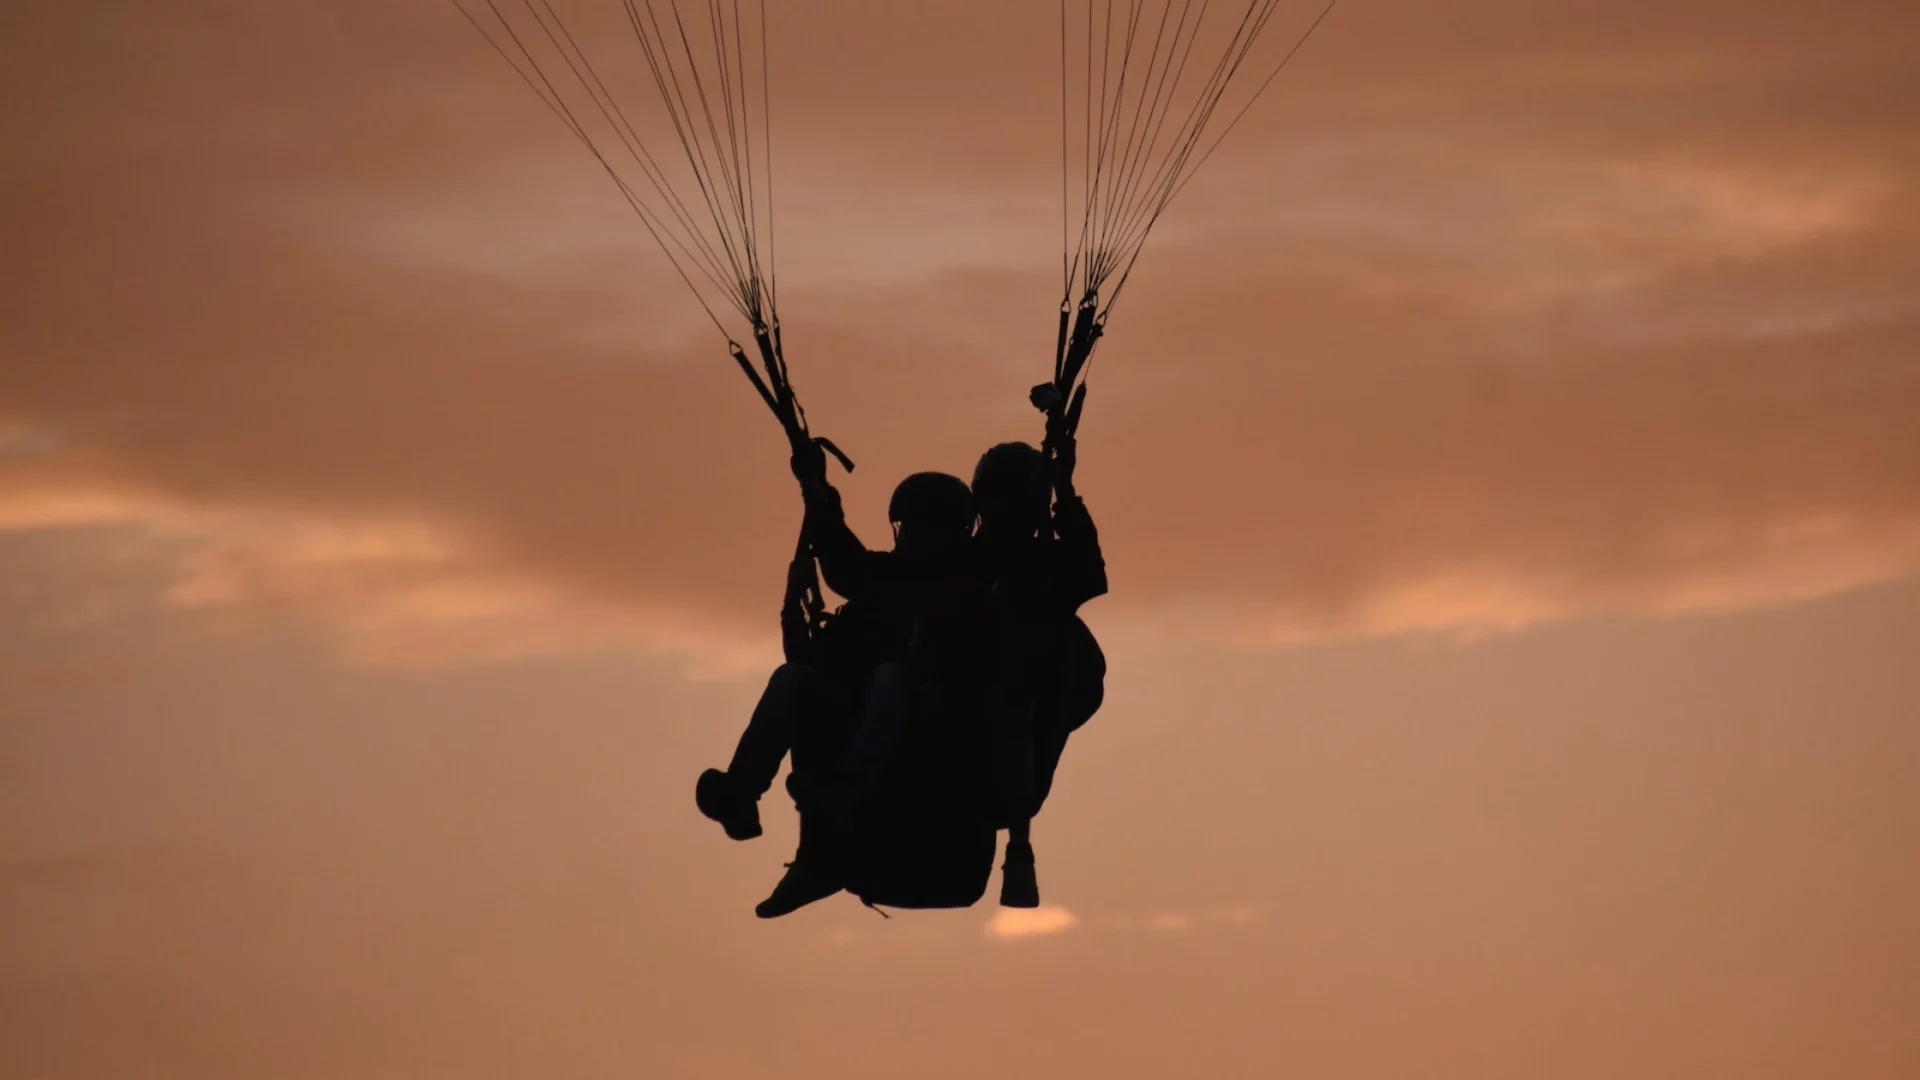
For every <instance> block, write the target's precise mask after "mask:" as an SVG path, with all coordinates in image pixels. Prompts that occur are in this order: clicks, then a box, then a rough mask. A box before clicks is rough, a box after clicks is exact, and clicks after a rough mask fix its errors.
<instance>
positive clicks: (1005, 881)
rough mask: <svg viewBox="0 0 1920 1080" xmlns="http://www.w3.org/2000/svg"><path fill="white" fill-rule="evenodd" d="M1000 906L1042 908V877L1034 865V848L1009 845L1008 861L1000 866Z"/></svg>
mask: <svg viewBox="0 0 1920 1080" xmlns="http://www.w3.org/2000/svg"><path fill="white" fill-rule="evenodd" d="M1000 906H1001V907H1011V908H1037V907H1039V906H1040V877H1039V874H1038V873H1037V872H1036V871H1035V869H1034V865H1033V848H1032V847H1030V846H1026V845H1018V846H1016V845H1013V844H1008V845H1007V861H1006V862H1004V863H1002V864H1001V865H1000Z"/></svg>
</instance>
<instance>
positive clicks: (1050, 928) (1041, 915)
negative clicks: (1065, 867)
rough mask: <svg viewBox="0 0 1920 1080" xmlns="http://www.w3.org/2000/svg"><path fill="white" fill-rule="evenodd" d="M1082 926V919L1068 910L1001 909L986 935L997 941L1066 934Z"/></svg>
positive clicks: (1056, 908) (988, 924) (1060, 908)
mask: <svg viewBox="0 0 1920 1080" xmlns="http://www.w3.org/2000/svg"><path fill="white" fill-rule="evenodd" d="M1079 925H1080V917H1079V916H1077V915H1075V914H1074V913H1073V912H1071V911H1068V910H1067V909H1066V908H1063V907H1057V906H1054V905H1050V904H1049V905H1042V906H1040V907H1037V908H1001V909H1000V910H998V911H996V912H994V915H993V918H992V919H991V920H989V921H988V923H987V926H986V935H987V936H988V937H990V938H993V939H995V940H997V941H1012V940H1014V939H1016V938H1026V937H1040V936H1043V935H1047V934H1064V933H1066V932H1067V931H1068V930H1071V929H1073V928H1074V927H1076V926H1079Z"/></svg>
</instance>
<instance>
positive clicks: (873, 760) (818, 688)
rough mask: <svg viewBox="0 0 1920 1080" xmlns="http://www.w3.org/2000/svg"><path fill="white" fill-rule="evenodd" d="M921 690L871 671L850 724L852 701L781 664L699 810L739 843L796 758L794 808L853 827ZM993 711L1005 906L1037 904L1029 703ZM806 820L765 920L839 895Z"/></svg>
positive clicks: (711, 777)
mask: <svg viewBox="0 0 1920 1080" xmlns="http://www.w3.org/2000/svg"><path fill="white" fill-rule="evenodd" d="M918 692H919V687H918V686H917V685H916V680H915V678H914V676H913V675H912V673H911V672H909V671H908V670H907V669H906V668H905V667H904V666H903V665H900V664H895V663H888V664H882V665H880V666H879V667H877V668H875V669H874V672H873V675H872V677H871V679H870V680H869V682H868V685H867V687H866V692H865V694H863V695H862V696H861V698H860V709H859V712H858V715H857V719H856V720H855V722H853V723H851V724H849V723H848V718H849V717H850V715H851V714H852V712H853V710H851V709H849V708H845V707H844V706H845V705H846V704H848V703H847V702H846V699H845V698H844V696H843V695H842V694H841V693H840V692H839V689H838V688H836V687H834V686H832V685H830V684H829V682H828V681H827V680H826V679H825V678H823V677H822V676H821V675H820V674H819V673H818V672H817V671H815V670H814V669H813V668H811V667H809V666H807V665H805V664H796V663H786V664H782V665H781V666H780V667H778V668H776V669H775V670H774V673H773V675H772V677H770V678H769V679H768V680H767V688H766V690H765V691H763V692H762V693H761V695H760V701H759V703H758V704H757V705H756V706H755V707H754V710H753V716H752V718H751V719H750V720H749V721H748V723H747V728H746V731H745V732H743V733H742V734H741V736H740V741H739V743H738V745H737V746H736V747H735V749H734V753H733V758H732V760H731V761H730V762H729V763H728V766H727V768H726V769H725V770H724V771H722V770H718V769H708V770H707V771H706V772H705V773H703V774H701V777H700V782H699V784H698V785H697V786H696V788H695V792H694V794H695V799H696V801H697V802H698V804H699V807H700V810H701V812H702V813H703V814H705V815H706V816H707V817H709V818H712V819H713V820H715V821H717V822H719V823H720V824H721V826H722V827H724V828H725V829H726V832H727V835H728V836H730V837H732V838H733V839H735V840H749V839H752V838H754V837H757V836H759V835H760V833H761V827H760V813H759V800H760V798H761V796H763V795H765V794H766V793H767V792H768V791H769V790H770V789H771V788H772V787H773V781H774V778H775V777H776V776H777V775H778V774H779V771H780V763H781V761H782V760H783V759H785V758H786V757H787V756H788V755H789V754H791V755H792V758H793V772H792V775H791V776H790V777H789V778H788V788H789V790H790V791H791V792H792V793H793V794H794V796H795V801H796V803H807V804H810V805H809V806H806V807H804V808H805V809H808V810H810V811H814V812H818V813H823V814H827V815H829V816H830V817H831V818H833V819H836V820H835V822H834V823H835V824H836V825H838V826H840V827H843V828H844V827H850V826H851V825H852V824H853V822H854V821H855V820H856V819H857V815H858V811H859V803H860V799H861V796H862V794H863V792H864V791H865V789H866V788H867V787H869V786H871V785H872V784H873V783H874V782H875V781H876V780H877V779H878V778H879V777H880V776H881V774H882V773H883V772H884V771H885V770H886V768H887V765H888V764H889V763H890V762H891V761H892V759H893V756H894V751H895V749H896V748H897V747H898V746H899V744H900V741H901V739H902V737H903V735H904V734H905V731H906V726H907V724H908V722H909V719H910V717H911V716H912V715H913V713H914V709H915V704H916V702H915V697H916V694H917V693H918ZM989 713H990V717H991V720H992V722H993V727H994V735H995V746H994V748H993V751H994V752H993V759H994V763H995V767H994V776H993V782H994V783H995V786H996V788H997V791H996V796H997V798H998V801H999V804H1000V805H1001V806H1002V807H1004V808H1005V811H1004V812H1003V814H1002V818H1003V820H1007V821H1009V822H1010V823H1011V825H1010V830H1009V831H1010V834H1011V835H1010V840H1009V844H1008V848H1007V862H1006V865H1005V867H1004V879H1003V891H1002V897H1001V901H1002V903H1004V904H1007V905H1009V906H1015V907H1033V906H1036V905H1037V904H1038V903H1039V894H1038V886H1037V884H1036V883H1035V880H1034V860H1033V847H1032V842H1031V840H1030V838H1029V835H1028V832H1029V829H1028V824H1029V820H1030V818H1031V813H1030V812H1028V808H1030V807H1032V806H1034V805H1035V799H1034V792H1035V787H1036V784H1035V780H1036V773H1035V769H1034V765H1035V753H1034V751H1035V746H1034V738H1033V734H1034V733H1033V731H1032V724H1031V717H1032V708H1031V705H1030V704H1025V703H1023V704H1020V705H1017V706H1014V705H998V706H995V707H993V708H991V709H990V710H989ZM849 728H850V730H849ZM1046 771H1047V772H1048V773H1050V772H1051V770H1046ZM808 820H809V815H808V814H806V813H803V814H802V817H801V836H800V848H799V851H797V852H796V853H795V856H794V861H793V862H791V863H789V864H788V865H787V874H786V876H785V877H784V878H782V879H781V881H780V884H779V885H778V886H776V887H775V889H774V891H773V894H772V895H771V896H769V897H768V898H767V899H766V900H765V901H762V902H761V904H760V905H759V906H758V907H757V908H756V909H755V911H756V913H757V914H758V915H760V917H761V918H776V917H778V916H780V915H785V914H787V913H789V912H791V911H793V910H795V909H797V908H799V907H802V906H804V905H806V904H809V903H812V902H813V901H815V900H820V899H824V898H825V897H827V896H831V895H833V894H834V893H836V892H838V891H839V890H840V888H841V885H840V882H839V880H838V876H837V875H836V874H834V873H833V872H832V869H831V865H832V858H831V855H830V853H828V852H826V851H824V850H822V848H823V847H824V846H825V844H824V843H823V841H822V837H823V836H824V835H825V834H824V833H823V832H822V830H820V829H819V828H812V829H810V828H809V827H808Z"/></svg>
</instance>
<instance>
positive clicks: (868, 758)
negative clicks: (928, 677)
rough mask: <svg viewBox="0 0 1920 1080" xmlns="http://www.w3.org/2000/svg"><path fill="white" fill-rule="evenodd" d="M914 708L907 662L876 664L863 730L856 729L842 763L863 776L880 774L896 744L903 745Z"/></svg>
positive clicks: (861, 722)
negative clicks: (908, 721)
mask: <svg viewBox="0 0 1920 1080" xmlns="http://www.w3.org/2000/svg"><path fill="white" fill-rule="evenodd" d="M912 709H913V674H912V673H911V672H909V671H908V670H907V668H906V665H904V664H881V665H880V666H879V667H876V668H874V669H873V680H872V681H871V682H870V683H868V684H867V698H866V704H865V706H864V707H863V708H862V710H861V713H860V730H859V731H857V732H855V733H854V736H853V743H852V745H850V746H849V747H847V753H846V756H845V757H844V758H842V759H841V762H840V763H841V766H842V767H843V768H845V769H846V770H847V771H848V772H850V773H852V774H853V775H854V776H856V777H858V778H860V779H861V780H865V781H869V782H870V781H872V780H874V779H876V778H878V777H879V775H880V773H881V772H882V771H883V770H884V769H885V768H886V767H887V762H888V761H890V760H892V758H893V751H894V748H895V747H897V746H898V745H900V736H901V734H902V733H903V732H905V731H906V728H907V715H908V714H909V713H910V712H912Z"/></svg>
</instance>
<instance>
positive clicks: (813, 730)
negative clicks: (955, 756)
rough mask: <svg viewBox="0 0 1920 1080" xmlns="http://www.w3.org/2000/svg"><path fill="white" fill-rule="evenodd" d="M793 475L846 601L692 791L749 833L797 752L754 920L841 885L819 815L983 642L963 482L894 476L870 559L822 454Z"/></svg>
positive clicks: (959, 677) (798, 459)
mask: <svg viewBox="0 0 1920 1080" xmlns="http://www.w3.org/2000/svg"><path fill="white" fill-rule="evenodd" d="M793 467H794V473H795V475H796V476H797V477H798V478H799V479H800V482H801V490H802V493H803V495H804V497H805V499H806V514H807V516H806V526H805V528H806V534H807V537H808V540H809V542H810V543H811V545H812V548H813V552H814V554H815V555H816V556H817V557H818V558H819V562H820V570H821V573H822V575H823V576H824V577H825V579H826V583H827V585H828V587H829V588H831V589H832V590H833V591H834V592H836V593H838V594H840V595H841V596H842V597H844V598H845V599H846V601H847V603H846V605H845V606H844V607H843V608H842V609H841V611H840V612H838V613H837V614H836V615H835V616H834V618H833V619H832V621H831V622H830V623H829V624H828V626H827V628H826V631H825V633H824V634H823V635H822V637H823V640H822V641H821V642H820V643H819V646H820V647H819V648H817V649H814V650H812V654H811V655H810V656H809V658H808V662H806V663H797V662H792V661H790V662H788V663H786V664H783V665H781V667H780V668H778V669H777V670H775V672H774V674H773V676H772V677H771V678H770V679H769V680H768V684H767V688H766V690H765V691H764V692H763V693H762V695H761V699H760V702H759V704H758V706H757V707H756V708H755V710H754V713H753V716H752V718H751V720H750V721H749V722H748V725H747V730H746V731H745V732H744V733H743V734H742V736H741V738H740V742H739V744H738V746H737V747H736V749H735V752H734V756H733V759H732V761H731V762H730V764H729V765H728V767H727V769H726V770H725V771H724V772H723V771H721V770H716V769H709V770H707V771H706V772H705V773H703V774H702V775H701V777H700V782H699V784H698V785H696V788H695V799H696V801H697V802H698V804H699V806H700V809H701V812H702V813H704V814H706V816H708V817H709V818H712V819H714V820H715V821H718V822H720V823H721V825H722V826H723V827H724V828H725V829H726V832H727V835H729V836H731V837H734V838H735V839H748V838H751V837H753V836H757V835H759V832H760V826H759V811H758V801H759V798H760V796H762V795H764V794H765V793H766V792H767V790H768V789H769V788H770V787H771V786H772V783H773V779H774V777H775V775H777V773H778V772H779V768H780V763H781V760H782V758H783V757H785V756H786V755H787V754H788V753H789V752H791V753H792V754H793V757H794V769H793V772H792V775H791V776H790V777H789V780H788V785H789V790H790V791H791V792H792V793H793V794H794V797H795V801H796V804H797V805H799V806H800V808H801V811H802V813H801V838H800V845H799V850H798V851H797V852H796V853H795V856H794V861H793V862H792V863H789V864H788V868H787V873H786V875H785V877H783V878H782V879H781V881H780V883H779V884H778V885H776V886H775V888H774V890H773V893H772V895H770V896H769V897H768V898H767V899H766V900H765V901H763V902H762V903H761V904H760V905H759V906H758V907H757V908H756V909H755V911H756V913H757V914H758V915H759V916H760V917H762V918H775V917H778V916H780V915H785V914H787V913H789V912H791V911H793V910H795V909H797V908H799V907H802V906H804V905H806V904H809V903H812V902H814V901H815V900H819V899H823V898H825V897H827V896H831V895H833V894H834V893H835V892H838V891H839V890H840V889H841V888H842V887H843V885H844V883H845V878H844V868H843V865H842V859H841V855H842V852H841V851H840V850H838V848H839V847H840V846H841V845H840V844H838V843H837V841H840V840H843V839H844V837H841V836H837V835H836V833H837V832H839V831H841V830H839V829H838V828H837V826H838V825H840V824H841V822H839V821H822V820H821V815H822V813H827V814H829V815H831V816H833V817H839V818H844V817H845V816H846V814H847V813H848V812H849V811H850V809H851V805H850V804H851V801H852V799H855V798H857V796H858V794H859V788H860V786H861V783H862V782H865V781H870V780H871V779H873V778H874V777H875V776H877V774H878V773H879V772H880V771H881V770H882V769H884V768H885V766H886V764H887V762H888V760H889V759H890V758H891V756H892V753H893V749H894V745H895V744H896V743H897V742H898V739H899V737H900V734H901V730H902V728H903V726H904V724H905V716H906V714H907V713H908V712H909V711H910V710H911V709H912V708H913V697H914V695H915V693H916V691H917V690H918V689H919V688H920V687H923V686H933V687H941V686H945V687H948V688H950V689H951V688H956V687H962V686H964V681H963V680H964V677H965V674H966V672H967V671H968V670H969V669H970V668H973V667H977V661H975V660H974V659H973V657H974V655H975V654H977V653H979V652H980V651H981V650H982V649H985V648H988V647H989V646H988V644H987V638H988V635H987V634H986V632H985V631H984V630H983V626H984V621H983V618H982V616H981V613H982V612H983V611H984V596H985V589H986V579H985V577H984V575H983V574H982V573H981V571H980V570H979V567H978V564H977V562H976V560H975V558H974V550H973V548H972V545H971V543H970V539H969V534H970V533H971V531H972V527H973V520H974V509H973V503H972V496H971V493H970V492H969V491H968V489H967V485H966V483H965V481H962V480H960V479H959V478H958V477H953V476H948V475H945V474H942V473H916V474H914V475H913V476H909V477H908V478H907V479H905V480H903V481H902V482H901V483H900V485H899V486H898V487H897V488H896V489H895V491H894V494H893V498H892V500H891V501H890V503H889V506H888V517H889V518H890V520H891V521H892V523H893V525H894V546H893V550H891V551H872V550H869V549H868V548H867V547H866V546H865V545H864V544H862V543H861V542H860V540H859V538H858V537H857V536H856V535H855V534H854V533H853V531H852V529H851V528H849V527H848V526H847V523H846V516H845V513H844V511H843V509H842V507H841V502H840V496H839V493H838V492H837V491H835V490H834V489H833V486H832V485H831V484H829V483H828V482H827V480H826V475H825V469H824V467H823V465H822V462H821V460H820V459H819V456H818V453H817V452H815V453H814V454H806V453H799V454H796V455H795V457H794V462H793ZM961 696H964V691H963V692H962V695H961ZM850 717H851V719H850ZM849 780H851V781H852V782H853V783H852V784H851V785H849V783H848V781H849Z"/></svg>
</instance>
